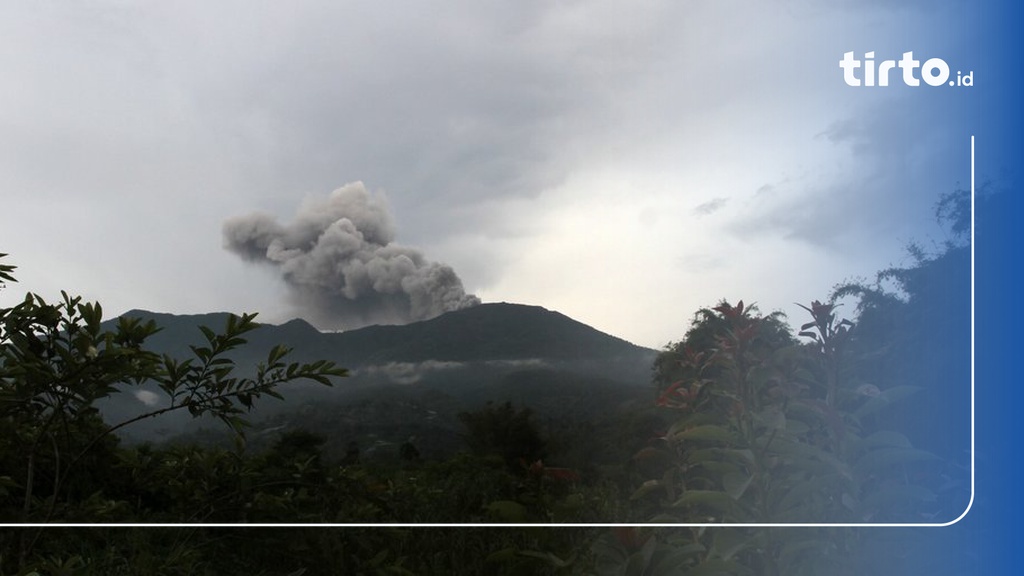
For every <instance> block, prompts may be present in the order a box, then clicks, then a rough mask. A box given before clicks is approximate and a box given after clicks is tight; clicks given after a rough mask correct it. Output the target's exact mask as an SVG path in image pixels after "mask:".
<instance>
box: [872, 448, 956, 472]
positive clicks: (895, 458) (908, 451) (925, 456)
mask: <svg viewBox="0 0 1024 576" xmlns="http://www.w3.org/2000/svg"><path fill="white" fill-rule="evenodd" d="M938 459H939V457H938V456H936V455H934V454H932V453H931V452H926V451H924V450H918V449H917V448H879V449H878V450H872V451H870V452H868V453H867V454H865V455H864V456H862V457H861V458H860V459H859V460H857V464H856V465H855V468H856V469H857V471H858V472H859V473H860V474H862V475H865V476H866V475H868V474H870V473H871V472H876V471H881V470H886V469H889V468H892V467H894V466H900V465H902V464H911V463H917V462H932V461H935V460H938Z"/></svg>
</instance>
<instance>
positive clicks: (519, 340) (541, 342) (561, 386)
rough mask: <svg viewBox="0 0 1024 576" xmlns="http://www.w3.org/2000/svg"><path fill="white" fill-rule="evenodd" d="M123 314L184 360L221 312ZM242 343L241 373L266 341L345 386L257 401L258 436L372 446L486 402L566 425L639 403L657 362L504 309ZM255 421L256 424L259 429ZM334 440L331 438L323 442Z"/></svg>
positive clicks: (581, 329)
mask: <svg viewBox="0 0 1024 576" xmlns="http://www.w3.org/2000/svg"><path fill="white" fill-rule="evenodd" d="M125 316H131V317H138V318H142V319H144V320H148V319H153V320H155V321H156V322H157V324H158V325H159V326H161V327H162V328H163V329H162V330H161V331H160V332H159V333H158V334H157V335H155V336H154V337H153V338H152V339H151V341H150V342H149V344H150V346H149V347H150V348H151V349H153V350H155V351H157V352H161V353H166V354H170V355H172V356H176V357H187V356H188V354H189V345H190V344H199V343H201V342H202V340H203V337H202V334H201V332H200V330H199V326H203V325H205V326H209V327H211V328H213V329H215V330H217V329H219V328H220V327H222V326H223V324H224V322H225V319H226V317H227V314H226V313H210V314H199V315H173V314H165V313H156V312H149V311H143V310H133V311H131V312H128V313H126V314H125ZM110 322H113V321H110ZM247 340H248V343H247V344H246V345H245V346H244V347H242V348H240V349H239V350H238V351H236V353H235V354H234V356H233V358H234V360H235V361H236V363H237V364H238V366H239V369H240V370H241V371H242V372H248V371H250V370H251V369H252V368H251V367H254V366H255V365H256V364H258V363H259V362H260V361H262V360H263V359H264V358H265V356H266V353H267V351H268V350H270V348H271V347H273V346H274V345H277V344H285V345H287V346H289V347H291V348H292V349H293V351H292V354H291V356H290V358H291V359H292V360H293V361H312V360H319V359H324V360H331V361H334V362H336V363H338V364H339V365H341V366H344V367H346V368H348V369H349V370H350V376H349V378H347V379H345V380H344V381H343V382H342V383H341V384H340V385H338V386H336V387H334V388H331V389H324V388H322V387H319V386H317V385H313V384H292V385H289V386H288V387H286V388H285V389H284V390H282V391H283V393H284V395H285V401H284V402H279V401H273V400H268V401H266V402H263V403H262V404H261V405H260V406H259V407H258V409H257V410H256V411H255V412H254V414H253V418H252V420H253V421H254V422H257V429H265V428H277V427H280V426H282V425H283V426H285V428H288V427H294V426H300V425H301V426H304V427H311V428H315V429H317V430H318V431H319V432H320V433H323V434H325V435H328V436H329V437H334V436H338V435H339V434H343V435H345V436H350V435H352V434H360V431H362V433H365V432H366V431H368V430H372V431H373V436H374V438H377V439H378V440H379V439H380V437H381V435H383V436H390V437H388V438H386V439H385V440H386V441H387V442H392V441H400V440H402V439H403V438H401V436H402V435H404V434H407V433H408V431H410V430H416V434H417V435H419V436H421V437H422V436H424V435H426V436H428V437H429V436H431V435H432V434H436V435H437V436H438V437H445V438H450V437H451V436H452V434H454V433H457V431H458V423H457V420H456V415H457V413H458V412H459V411H464V410H470V409H474V408H476V407H479V406H481V405H483V404H485V403H486V402H504V401H512V402H514V403H515V404H516V405H518V406H527V407H531V408H532V409H534V410H536V411H537V412H538V413H543V414H545V415H546V416H548V417H554V416H557V415H558V414H559V411H560V410H561V411H563V412H564V413H565V415H566V416H567V417H568V418H570V419H572V420H577V419H580V420H582V419H588V418H591V417H593V416H595V415H597V414H600V413H603V412H608V411H614V410H616V407H617V406H620V405H622V404H623V403H627V402H630V401H632V400H637V399H641V398H647V397H648V396H649V387H648V383H649V381H650V370H651V364H652V362H653V358H654V356H655V354H656V352H655V351H654V350H650V349H647V348H643V347H640V346H636V345H633V344H631V343H629V342H627V341H625V340H622V339H620V338H616V337H614V336H611V335H609V334H605V333H603V332H600V331H598V330H595V329H594V328H591V327H590V326H587V325H586V324H583V323H581V322H578V321H576V320H573V319H572V318H569V317H567V316H565V315H563V314H560V313H558V312H554V311H550V310H546V309H544V308H542V307H539V306H526V305H520V304H508V303H497V304H482V305H479V306H475V307H473V308H468V309H463V310H459V311H456V312H450V313H447V314H443V315H441V316H438V317H436V318H433V319H431V320H426V321H423V322H417V323H413V324H407V325H401V326H370V327H366V328H361V329H357V330H351V331H346V332H340V333H323V332H319V331H318V330H316V329H315V328H314V327H313V326H311V325H310V324H308V323H307V322H305V321H303V320H300V319H295V320H292V321H289V322H286V323H284V324H280V325H263V326H261V327H260V329H258V330H256V331H254V332H251V333H250V334H248V335H247ZM396 398H401V399H402V400H401V402H398V401H396ZM425 399H426V400H425ZM382 406H385V407H386V406H390V407H391V409H390V410H389V409H387V408H383V409H382ZM144 409H145V407H144V406H143V405H142V404H141V403H140V402H138V401H136V400H135V399H134V397H133V396H130V395H122V397H121V398H119V399H117V400H116V401H111V402H108V403H107V404H105V405H104V413H105V414H106V415H107V417H108V419H111V420H113V419H118V418H123V417H125V416H128V415H133V414H138V413H141V411H142V410H144ZM263 420H266V421H267V424H265V425H260V424H259V422H261V421H263ZM399 424H400V425H399ZM202 426H210V427H211V428H213V429H216V428H217V426H216V425H215V424H213V423H210V424H206V423H202V422H201V423H198V424H197V423H195V422H194V421H192V420H191V419H190V418H188V417H187V415H184V414H174V415H172V417H167V418H164V417H161V418H160V419H156V420H152V421H143V422H141V423H139V424H138V425H135V426H133V428H132V430H130V431H127V432H126V437H127V438H132V439H136V440H147V439H166V438H170V437H173V436H175V435H177V434H180V433H184V432H193V433H194V432H195V431H196V430H197V429H199V428H200V427H202ZM389 431H390V432H391V434H389ZM343 441H345V439H343V438H338V440H337V442H330V444H335V443H342V442H343ZM445 445H446V446H450V445H451V442H450V441H446V442H445ZM428 451H429V449H428Z"/></svg>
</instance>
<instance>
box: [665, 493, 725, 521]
mask: <svg viewBox="0 0 1024 576" xmlns="http://www.w3.org/2000/svg"><path fill="white" fill-rule="evenodd" d="M672 506H673V507H676V508H678V507H683V506H699V507H702V508H708V509H711V510H714V511H717V512H720V513H722V514H727V513H729V512H731V511H732V510H733V509H734V508H735V506H736V501H735V500H734V499H733V497H732V496H730V495H728V494H726V493H725V492H720V491H718V490H687V491H686V492H683V495H682V497H680V498H679V499H678V500H676V501H675V503H674V504H672ZM718 520H721V518H718Z"/></svg>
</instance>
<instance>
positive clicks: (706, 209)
mask: <svg viewBox="0 0 1024 576" xmlns="http://www.w3.org/2000/svg"><path fill="white" fill-rule="evenodd" d="M728 201H729V200H728V199H727V198H722V197H718V198H713V199H711V200H708V201H707V202H704V203H701V204H699V205H697V206H696V207H695V208H694V209H693V215H694V216H697V217H700V216H709V215H711V214H714V213H715V212H718V211H719V210H721V209H722V208H724V207H725V205H726V203H728Z"/></svg>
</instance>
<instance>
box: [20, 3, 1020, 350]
mask: <svg viewBox="0 0 1024 576" xmlns="http://www.w3.org/2000/svg"><path fill="white" fill-rule="evenodd" d="M970 6H971V4H970V3H967V2H962V1H952V2H944V3H938V5H936V3H925V2H910V1H907V2H880V1H878V2H833V3H828V4H827V5H825V3H819V2H812V1H810V0H774V1H768V2H764V1H754V0H749V1H738V0H735V1H729V0H727V1H722V2H672V1H658V0H639V1H634V2H612V1H605V0H598V1H587V2H582V1H558V2H539V1H520V2H497V1H478V0H474V1H469V0H464V1H453V2H446V3H443V4H442V3H435V2H430V3H427V2H411V1H410V2H401V1H394V2H334V1H332V2H327V1H323V2H316V1H297V2H288V3H271V2H231V1H226V2H216V3H211V2H205V1H204V2H193V1H181V2H174V3H150V4H140V3H134V2H126V1H86V2H78V3H64V2H33V3H17V4H14V3H11V4H5V6H4V7H3V8H2V11H3V17H2V18H0V72H2V74H3V80H2V81H0V186H2V192H0V199H2V204H0V206H2V207H0V252H2V253H8V254H10V255H9V256H8V257H7V258H5V261H6V262H8V263H11V264H16V265H17V266H18V267H19V268H18V271H17V274H16V275H17V277H18V280H19V282H18V284H11V285H8V287H7V288H6V289H4V290H2V291H0V305H2V306H9V305H13V303H15V302H17V301H19V300H20V299H21V298H22V297H23V295H24V293H25V292H26V291H32V292H38V293H39V294H41V295H43V296H44V297H46V298H48V299H53V300H56V299H57V298H58V297H59V294H60V290H68V291H69V292H72V293H77V294H81V295H83V296H84V297H85V298H86V299H89V300H99V301H100V302H101V303H102V304H103V306H104V310H105V311H106V313H107V315H108V316H109V315H115V314H120V313H123V312H125V311H127V310H130V309H133V308H141V309H148V310H154V311H162V312H172V313H203V312H211V311H221V310H224V311H232V312H238V313H240V312H252V311H256V312H260V314H261V315H260V319H261V320H264V321H268V322H273V323H277V322H283V321H285V320H288V319H290V318H292V317H296V316H300V317H304V318H306V319H308V320H310V321H312V322H314V324H316V325H317V326H318V327H320V328H323V329H349V328H355V327H358V326H360V325H365V324H368V323H374V322H386V323H392V322H407V321H414V320H418V319H423V318H426V317H429V316H431V315H432V314H435V313H438V312H440V311H443V310H444V309H454V308H458V307H462V306H466V305H471V304H473V303H475V302H477V301H481V302H517V303H524V304H532V305H539V306H543V307H545V308H548V309H552V310H557V311H559V312H562V313H564V314H566V315H568V316H570V317H573V318H575V319H577V320H579V321H581V322H584V323H586V324H589V325H591V326H593V327H595V328H597V329H599V330H602V331H604V332H608V333H611V334H614V335H616V336H619V337H622V338H625V339H627V340H629V341H632V342H634V343H637V344H641V345H644V346H649V347H652V348H660V347H662V346H664V345H665V344H667V343H668V342H670V341H674V340H678V339H680V338H681V337H682V336H683V334H684V333H685V331H686V328H687V326H688V324H689V321H690V319H691V318H692V316H693V314H694V312H695V311H696V310H697V309H698V308H700V307H702V306H709V305H714V304H716V303H717V302H718V301H719V300H720V299H722V298H726V299H728V300H730V301H732V302H735V301H736V300H740V299H743V300H744V301H745V302H748V303H749V302H756V303H757V304H758V306H759V307H760V308H761V310H762V311H765V312H767V311H772V310H782V311H784V312H787V313H789V314H790V316H791V318H790V321H791V322H792V323H795V324H800V323H802V322H803V321H804V320H805V319H804V318H803V317H802V316H801V315H800V309H799V308H798V307H797V306H796V305H795V303H796V302H803V303H807V302H810V301H811V300H813V299H825V298H827V297H828V295H829V291H830V290H831V289H832V287H833V286H834V285H835V284H837V283H839V282H842V281H844V280H849V279H856V278H868V279H870V278H872V277H873V275H874V274H875V272H877V271H878V270H880V269H882V268H886V267H889V266H892V265H905V264H909V263H911V262H912V260H911V259H910V257H909V256H908V255H907V253H906V251H905V246H906V244H907V243H908V242H911V241H915V242H917V243H919V244H921V245H923V246H924V247H925V248H930V247H937V246H939V245H940V244H941V243H942V242H943V241H944V240H945V239H946V235H945V233H944V231H943V230H942V229H941V228H940V227H938V226H936V225H935V223H934V219H933V206H934V203H935V201H936V200H937V198H938V195H939V194H942V193H946V192H951V191H953V190H954V189H956V188H957V187H967V186H969V177H970V171H969V170H970V165H969V153H970V147H969V146H970V141H969V137H970V133H971V132H970V130H971V128H970V119H971V118H973V114H975V112H974V110H975V108H977V107H979V104H978V102H977V101H976V100H975V99H972V97H971V90H972V89H971V88H968V87H955V88H948V89H947V88H946V87H945V86H942V87H930V86H922V87H917V88H911V87H908V86H904V85H902V84H901V83H899V82H894V83H895V84H899V85H893V86H889V87H885V88H882V87H874V88H870V87H863V86H862V87H851V86H848V85H847V84H846V83H845V82H844V79H843V71H842V70H841V69H840V67H839V61H840V60H841V59H842V58H843V54H844V53H845V52H847V51H854V52H855V53H856V56H857V57H858V58H860V57H862V56H863V55H864V53H865V52H868V51H875V52H876V53H877V54H878V59H879V60H882V59H885V58H893V59H898V58H899V57H900V55H901V54H902V53H903V52H905V51H908V50H912V51H914V53H915V55H916V56H917V57H919V58H921V59H922V60H924V59H927V58H930V57H941V58H943V59H945V60H946V61H947V62H948V63H949V64H950V67H951V68H952V69H953V73H954V74H955V71H956V70H959V68H961V67H962V68H964V71H966V70H968V69H970V68H972V67H973V66H974V64H975V63H974V62H971V60H970V55H971V52H970V50H969V49H967V47H969V46H970V45H971V42H972V41H973V40H974V35H976V34H977V32H972V31H971V30H972V29H974V27H973V26H972V13H971V11H970ZM951 31H955V33H950V32H951ZM980 80H981V78H976V79H975V81H980ZM999 170H1000V167H999V166H988V167H985V169H983V170H981V172H980V175H981V177H998V175H999ZM850 313H852V310H850Z"/></svg>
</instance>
